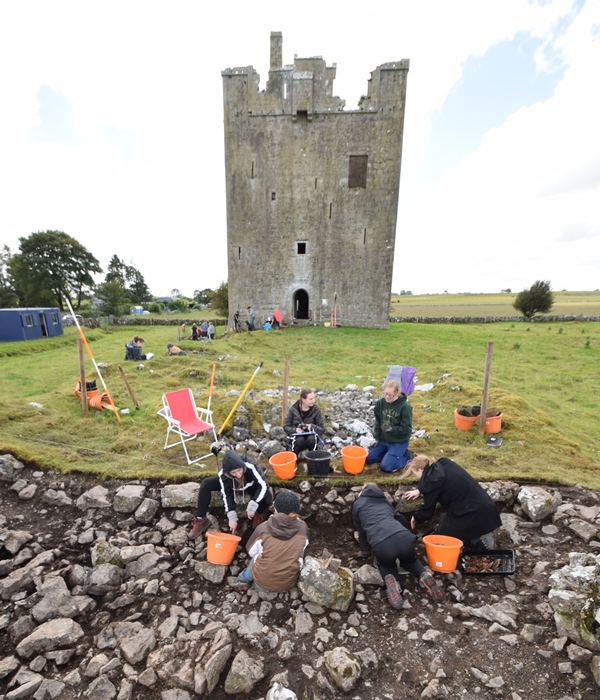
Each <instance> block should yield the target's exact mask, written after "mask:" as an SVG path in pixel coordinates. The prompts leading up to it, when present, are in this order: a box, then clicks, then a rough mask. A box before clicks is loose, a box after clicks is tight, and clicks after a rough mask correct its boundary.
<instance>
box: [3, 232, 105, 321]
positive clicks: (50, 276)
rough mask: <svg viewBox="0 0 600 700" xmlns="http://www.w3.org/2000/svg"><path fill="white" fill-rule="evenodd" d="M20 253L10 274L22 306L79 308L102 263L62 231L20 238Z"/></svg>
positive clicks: (10, 262) (33, 234)
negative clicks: (72, 303) (68, 303)
mask: <svg viewBox="0 0 600 700" xmlns="http://www.w3.org/2000/svg"><path fill="white" fill-rule="evenodd" d="M19 250H20V252H19V253H17V254H16V255H13V256H12V257H11V258H10V260H9V272H10V275H11V277H12V279H13V280H14V286H15V290H16V292H17V294H18V295H19V302H20V303H21V305H22V306H38V305H45V306H58V307H60V309H61V310H62V309H64V307H65V300H66V299H73V300H75V306H76V308H79V307H80V306H81V302H82V300H83V299H84V297H85V296H86V295H88V294H89V293H90V292H91V291H92V290H93V288H94V285H95V283H94V278H93V277H92V274H93V273H95V272H96V273H99V272H102V268H101V267H100V263H99V262H98V260H97V259H96V258H95V257H94V256H93V255H92V254H91V253H90V251H89V250H87V248H85V247H84V246H83V245H81V243H79V241H77V240H75V239H74V238H73V237H72V236H69V235H68V234H66V233H63V232H62V231H38V232H37V233H32V234H31V235H30V236H29V237H28V238H19Z"/></svg>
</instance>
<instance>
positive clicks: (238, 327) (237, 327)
mask: <svg viewBox="0 0 600 700" xmlns="http://www.w3.org/2000/svg"><path fill="white" fill-rule="evenodd" d="M233 330H234V331H235V332H236V333H241V332H242V322H241V321H240V310H239V309H237V310H236V312H235V313H234V314H233Z"/></svg>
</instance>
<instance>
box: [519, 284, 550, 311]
mask: <svg viewBox="0 0 600 700" xmlns="http://www.w3.org/2000/svg"><path fill="white" fill-rule="evenodd" d="M553 304H554V294H553V293H552V291H551V289H550V282H547V281H542V280H538V281H537V282H534V283H533V284H532V285H531V287H530V288H529V289H524V290H523V291H522V292H519V293H518V294H517V298H516V299H515V301H514V303H513V306H514V308H515V309H516V310H517V311H519V312H521V313H522V314H523V316H525V318H532V317H533V316H535V314H537V313H542V314H545V313H547V312H548V311H550V309H551V308H552V305H553Z"/></svg>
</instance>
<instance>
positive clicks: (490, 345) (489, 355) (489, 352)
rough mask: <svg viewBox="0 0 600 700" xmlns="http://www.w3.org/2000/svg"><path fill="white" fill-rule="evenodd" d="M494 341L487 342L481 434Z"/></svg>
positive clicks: (480, 416)
mask: <svg viewBox="0 0 600 700" xmlns="http://www.w3.org/2000/svg"><path fill="white" fill-rule="evenodd" d="M493 350H494V343H492V342H491V341H489V342H488V344H487V352H486V355H485V371H484V373H483V395H482V397H481V413H480V414H479V434H480V435H483V434H484V433H485V414H486V413H487V401H488V390H489V388H490V372H491V369H492V352H493Z"/></svg>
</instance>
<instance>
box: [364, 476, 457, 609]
mask: <svg viewBox="0 0 600 700" xmlns="http://www.w3.org/2000/svg"><path fill="white" fill-rule="evenodd" d="M352 522H353V524H354V527H355V528H356V530H357V532H358V543H359V545H360V548H361V550H362V551H363V552H369V551H371V552H373V554H374V555H375V557H376V559H377V566H378V568H379V573H380V574H381V577H382V578H383V582H384V584H385V588H386V593H387V597H388V601H389V603H390V605H391V606H392V607H393V608H397V609H398V608H401V607H402V585H401V583H400V575H399V573H398V565H397V563H396V560H400V566H401V567H402V568H403V569H404V570H405V571H408V572H409V573H410V574H413V576H415V577H416V578H417V579H418V580H419V585H420V586H421V588H423V589H424V590H425V591H426V592H427V593H428V594H429V595H430V596H431V597H432V598H433V600H434V601H435V602H436V603H439V602H440V601H442V600H443V599H444V591H443V590H442V587H441V586H440V585H439V584H438V583H437V582H436V581H435V579H434V578H433V576H432V574H431V573H430V572H429V571H427V569H425V567H424V566H423V564H422V563H421V562H420V561H419V560H418V559H417V554H416V551H415V541H416V539H417V538H416V536H415V535H413V533H412V532H411V531H410V530H409V529H408V521H407V520H406V518H405V517H404V516H403V515H402V514H401V513H398V512H397V511H396V509H395V508H394V506H393V505H392V504H391V503H390V502H389V501H388V500H387V498H386V497H385V494H384V493H383V491H382V490H381V489H380V488H379V487H378V486H376V485H375V484H369V483H367V484H365V485H364V486H363V489H362V491H361V492H360V495H359V496H358V498H357V499H356V501H354V503H353V504H352Z"/></svg>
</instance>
